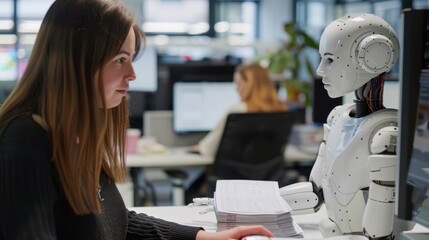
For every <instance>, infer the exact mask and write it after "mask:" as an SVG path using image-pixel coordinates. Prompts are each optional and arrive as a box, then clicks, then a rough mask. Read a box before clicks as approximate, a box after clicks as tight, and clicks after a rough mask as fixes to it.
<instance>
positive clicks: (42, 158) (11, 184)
mask: <svg viewBox="0 0 429 240" xmlns="http://www.w3.org/2000/svg"><path fill="white" fill-rule="evenodd" d="M51 148H52V146H51V142H50V140H49V137H48V135H47V133H46V131H45V130H44V129H43V128H42V127H41V126H40V125H39V124H37V123H36V122H35V121H34V120H33V119H32V117H31V116H25V117H20V118H17V119H15V120H14V121H12V122H11V123H10V124H9V125H8V126H7V127H6V128H5V129H3V131H2V134H1V136H0V239H8V240H9V239H11V240H12V239H79V240H84V239H91V240H96V239H100V240H101V239H103V240H104V239H106V240H107V239H109V240H110V239H112V240H113V239H114V240H117V239H195V236H196V234H197V232H198V230H200V228H195V227H188V226H183V225H179V224H176V223H172V222H167V221H164V220H162V219H157V218H153V217H150V216H147V215H145V214H137V213H135V212H132V211H128V210H127V209H126V207H125V205H124V202H123V200H122V198H121V196H120V194H119V192H118V189H117V188H116V185H115V184H114V183H113V182H112V181H110V180H109V179H108V178H107V176H106V175H102V176H101V178H100V181H101V182H100V185H101V186H102V188H101V192H100V195H101V199H102V201H101V209H102V212H101V214H90V215H85V216H78V215H76V214H74V212H73V211H72V209H71V208H70V205H69V204H68V201H67V199H66V197H65V194H64V191H63V189H62V186H61V183H60V181H59V176H58V173H57V171H56V169H55V166H54V164H53V162H52V161H51V156H52V150H51Z"/></svg>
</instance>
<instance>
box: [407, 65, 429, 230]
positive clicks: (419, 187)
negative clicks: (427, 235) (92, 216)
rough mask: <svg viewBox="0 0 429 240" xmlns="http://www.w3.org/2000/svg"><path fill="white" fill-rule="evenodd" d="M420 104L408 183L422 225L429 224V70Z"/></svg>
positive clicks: (422, 84)
mask: <svg viewBox="0 0 429 240" xmlns="http://www.w3.org/2000/svg"><path fill="white" fill-rule="evenodd" d="M418 102H419V104H418V108H417V118H416V129H415V130H416V131H415V133H414V144H413V151H412V156H411V161H410V165H409V169H408V179H407V183H408V184H409V185H410V186H412V188H413V189H412V196H411V203H412V204H413V219H414V220H415V221H417V222H419V223H421V224H429V221H428V220H429V219H422V218H424V217H426V218H428V217H429V215H428V214H429V69H422V72H421V77H420V94H419V100H418ZM421 214H425V215H426V216H422V215H421ZM428 227H429V226H428Z"/></svg>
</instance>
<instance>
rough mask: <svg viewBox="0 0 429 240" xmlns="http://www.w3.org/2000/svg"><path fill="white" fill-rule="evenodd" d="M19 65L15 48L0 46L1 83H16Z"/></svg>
mask: <svg viewBox="0 0 429 240" xmlns="http://www.w3.org/2000/svg"><path fill="white" fill-rule="evenodd" d="M17 79H18V65H17V58H16V49H15V46H13V45H11V46H5V45H2V46H0V81H16V80H17Z"/></svg>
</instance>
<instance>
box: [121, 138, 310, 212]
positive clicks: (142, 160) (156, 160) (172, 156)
mask: <svg viewBox="0 0 429 240" xmlns="http://www.w3.org/2000/svg"><path fill="white" fill-rule="evenodd" d="M187 149H188V148H184V147H181V148H168V149H167V150H166V152H164V153H159V154H139V153H137V154H128V155H127V162H126V164H127V167H128V168H165V169H168V168H173V169H174V168H179V167H189V166H208V165H211V164H213V161H214V158H213V157H208V156H203V155H201V154H195V153H189V152H187ZM316 150H317V149H316ZM284 154H285V164H297V163H299V162H301V161H307V162H308V161H313V160H315V159H316V155H317V151H314V150H313V152H311V151H301V150H300V149H299V148H298V147H297V146H295V145H291V144H289V145H288V146H287V147H286V150H285V153H284ZM131 177H132V180H133V184H134V193H133V194H134V196H137V195H136V191H137V176H136V173H135V172H132V173H131ZM174 192H175V193H176V194H173V199H174V200H173V201H174V202H175V203H176V204H177V205H183V204H184V197H183V196H184V192H183V189H180V188H177V189H175V190H174ZM136 200H137V199H136V198H135V197H134V202H136Z"/></svg>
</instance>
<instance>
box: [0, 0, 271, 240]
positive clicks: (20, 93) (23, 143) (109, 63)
mask: <svg viewBox="0 0 429 240" xmlns="http://www.w3.org/2000/svg"><path fill="white" fill-rule="evenodd" d="M142 40H143V33H142V31H141V30H140V29H139V27H138V25H137V24H136V23H135V20H134V18H133V15H132V14H131V13H130V12H129V11H128V10H127V9H126V8H125V7H124V6H122V5H121V4H120V2H119V1H116V0H56V1H55V2H54V3H53V4H52V6H51V7H50V8H49V10H48V12H47V14H46V16H45V18H44V20H43V22H42V25H41V28H40V31H39V34H38V36H37V39H36V42H35V45H34V50H33V53H32V55H31V58H30V59H29V62H28V66H27V69H26V71H25V73H24V75H23V77H22V79H21V80H20V82H19V83H18V85H17V87H16V88H15V90H14V91H13V92H12V93H11V95H10V96H9V97H8V99H7V100H6V101H5V102H4V104H3V105H2V106H1V108H0V196H1V197H0V212H1V214H0V239H137V238H138V239H227V238H230V239H239V238H241V237H242V236H245V235H249V234H263V235H267V236H271V233H270V232H268V231H267V230H266V229H265V228H263V227H261V226H255V227H249V228H244V227H241V228H235V229H232V230H228V231H224V232H219V233H207V232H205V231H203V229H202V228H195V227H189V226H182V225H178V224H175V223H172V222H167V221H163V220H160V219H155V218H152V217H149V216H147V215H144V214H137V213H135V212H130V211H128V210H127V209H126V208H125V206H124V203H123V201H122V198H121V196H120V194H119V192H118V190H117V188H116V185H115V183H116V182H121V181H124V180H125V177H126V167H125V151H124V145H125V136H126V130H127V128H128V109H127V101H126V94H127V90H128V84H129V81H132V80H134V79H135V78H136V76H135V73H134V69H133V66H132V60H133V59H134V58H135V57H136V56H137V55H138V52H139V50H140V46H141V43H142Z"/></svg>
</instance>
